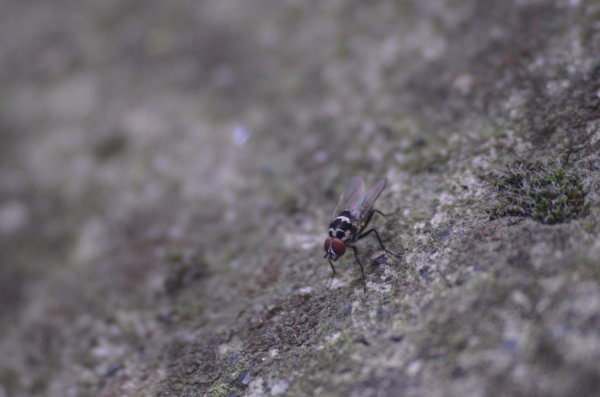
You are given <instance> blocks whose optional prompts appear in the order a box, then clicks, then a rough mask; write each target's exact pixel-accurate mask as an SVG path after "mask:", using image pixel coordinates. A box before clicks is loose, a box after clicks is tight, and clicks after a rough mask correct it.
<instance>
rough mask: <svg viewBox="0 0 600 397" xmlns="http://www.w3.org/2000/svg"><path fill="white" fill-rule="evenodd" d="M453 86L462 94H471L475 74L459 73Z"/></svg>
mask: <svg viewBox="0 0 600 397" xmlns="http://www.w3.org/2000/svg"><path fill="white" fill-rule="evenodd" d="M452 87H454V89H456V90H457V91H458V92H460V93H461V94H462V95H467V94H469V93H470V92H471V88H472V87H473V75H471V74H468V73H463V74H460V75H458V77H456V79H454V82H453V83H452Z"/></svg>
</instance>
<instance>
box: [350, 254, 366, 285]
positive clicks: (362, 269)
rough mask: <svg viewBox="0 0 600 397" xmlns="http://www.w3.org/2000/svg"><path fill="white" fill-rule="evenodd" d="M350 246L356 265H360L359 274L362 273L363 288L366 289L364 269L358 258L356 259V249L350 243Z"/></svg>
mask: <svg viewBox="0 0 600 397" xmlns="http://www.w3.org/2000/svg"><path fill="white" fill-rule="evenodd" d="M350 248H352V251H354V259H356V261H357V262H358V266H360V274H361V275H362V281H363V288H364V290H365V291H366V290H367V279H366V278H365V269H364V268H363V265H362V263H361V262H360V259H358V250H357V249H356V247H355V246H353V245H351V246H350Z"/></svg>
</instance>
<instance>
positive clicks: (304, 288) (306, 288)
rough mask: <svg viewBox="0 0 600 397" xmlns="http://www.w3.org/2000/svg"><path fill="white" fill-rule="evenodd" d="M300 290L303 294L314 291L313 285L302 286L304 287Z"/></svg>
mask: <svg viewBox="0 0 600 397" xmlns="http://www.w3.org/2000/svg"><path fill="white" fill-rule="evenodd" d="M298 292H299V293H301V294H302V295H308V294H310V293H311V292H312V287H302V288H300V289H298Z"/></svg>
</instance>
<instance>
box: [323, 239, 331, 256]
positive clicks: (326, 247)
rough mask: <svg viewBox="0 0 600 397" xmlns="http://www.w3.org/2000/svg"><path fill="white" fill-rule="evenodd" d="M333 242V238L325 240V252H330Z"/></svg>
mask: <svg viewBox="0 0 600 397" xmlns="http://www.w3.org/2000/svg"><path fill="white" fill-rule="evenodd" d="M331 240H332V238H331V237H327V238H326V239H325V244H323V248H324V249H325V252H328V251H329V246H330V245H331Z"/></svg>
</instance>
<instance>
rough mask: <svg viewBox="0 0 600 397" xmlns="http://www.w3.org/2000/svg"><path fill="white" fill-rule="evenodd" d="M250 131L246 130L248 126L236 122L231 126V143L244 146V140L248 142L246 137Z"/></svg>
mask: <svg viewBox="0 0 600 397" xmlns="http://www.w3.org/2000/svg"><path fill="white" fill-rule="evenodd" d="M249 136H250V133H249V132H248V128H246V127H245V126H244V125H242V124H237V125H236V126H235V127H234V128H233V143H235V144H236V145H237V146H244V145H245V144H246V142H248V138H249Z"/></svg>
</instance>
